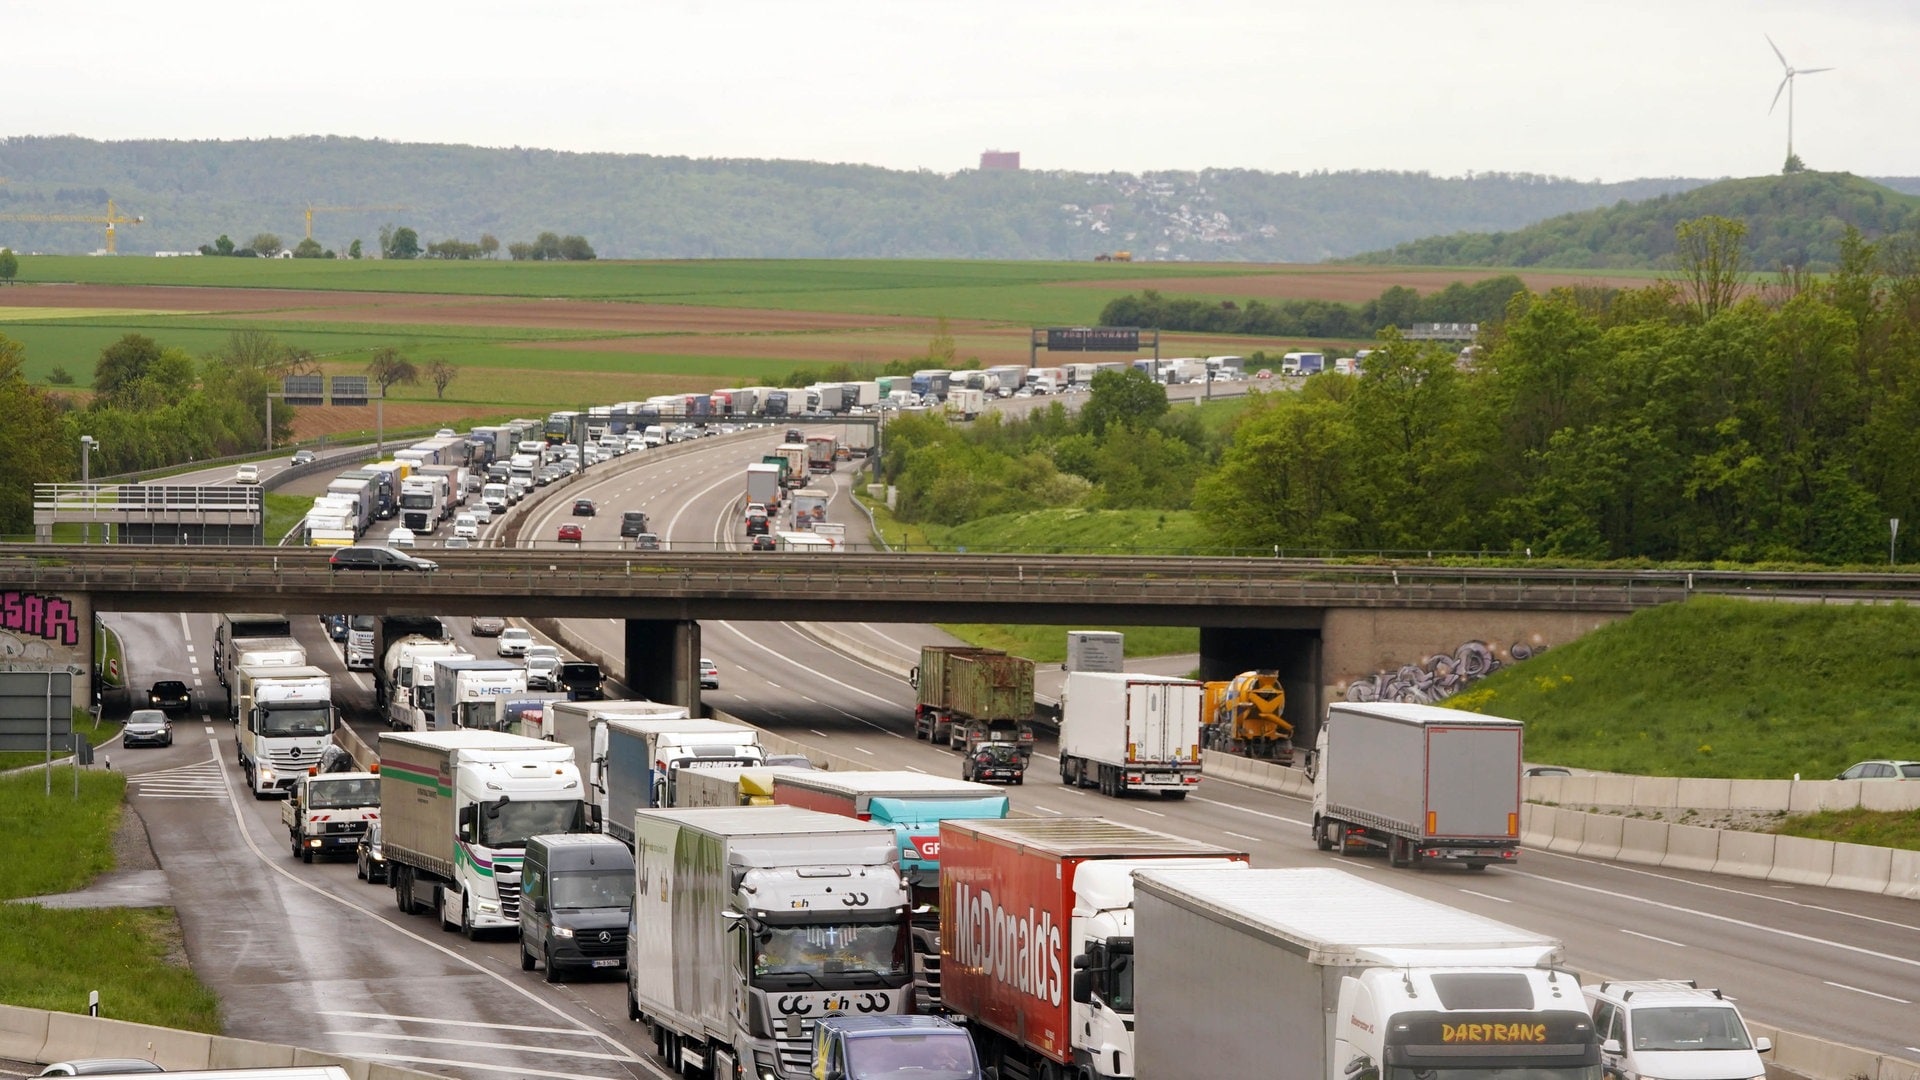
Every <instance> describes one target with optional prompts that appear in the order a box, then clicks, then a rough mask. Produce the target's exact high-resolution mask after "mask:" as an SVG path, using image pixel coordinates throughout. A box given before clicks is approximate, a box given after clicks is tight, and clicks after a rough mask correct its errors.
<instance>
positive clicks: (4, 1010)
mask: <svg viewBox="0 0 1920 1080" xmlns="http://www.w3.org/2000/svg"><path fill="white" fill-rule="evenodd" d="M49 1015H50V1014H49V1013H48V1012H47V1011H46V1010H44V1009H23V1008H20V1007H18V1006H15V1005H0V1058H11V1059H12V1060H14V1061H39V1060H41V1058H40V1051H41V1049H42V1048H43V1047H45V1046H46V1045H47V1024H48V1017H49Z"/></svg>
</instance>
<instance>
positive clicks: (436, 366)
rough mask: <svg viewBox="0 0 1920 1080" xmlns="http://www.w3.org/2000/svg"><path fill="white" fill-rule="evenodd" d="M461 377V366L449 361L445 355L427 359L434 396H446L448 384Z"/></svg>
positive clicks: (428, 373)
mask: <svg viewBox="0 0 1920 1080" xmlns="http://www.w3.org/2000/svg"><path fill="white" fill-rule="evenodd" d="M459 377H460V368H459V367H458V366H456V365H454V364H451V363H449V362H448V361H447V358H446V357H444V356H436V357H434V358H433V359H431V360H429V361H427V379H428V380H429V381H430V382H432V383H433V396H434V397H435V398H445V397H446V396H447V385H448V384H449V383H451V382H453V380H455V379H457V378H459Z"/></svg>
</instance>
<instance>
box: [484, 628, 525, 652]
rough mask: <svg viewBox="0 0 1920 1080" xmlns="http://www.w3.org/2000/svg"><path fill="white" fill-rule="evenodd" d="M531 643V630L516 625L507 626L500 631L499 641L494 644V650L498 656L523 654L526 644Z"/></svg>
mask: <svg viewBox="0 0 1920 1080" xmlns="http://www.w3.org/2000/svg"><path fill="white" fill-rule="evenodd" d="M531 644H533V632H532V631H530V630H522V629H521V628H520V627H518V626H509V627H507V628H506V629H505V630H502V631H500V643H499V644H498V645H496V646H494V650H493V651H494V652H495V653H497V654H498V655H500V656H525V655H527V646H529V645H531Z"/></svg>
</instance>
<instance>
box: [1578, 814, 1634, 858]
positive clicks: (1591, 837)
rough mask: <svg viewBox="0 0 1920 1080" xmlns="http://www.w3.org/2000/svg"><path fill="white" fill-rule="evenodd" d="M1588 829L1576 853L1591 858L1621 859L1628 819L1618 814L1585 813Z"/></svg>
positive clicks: (1582, 836)
mask: <svg viewBox="0 0 1920 1080" xmlns="http://www.w3.org/2000/svg"><path fill="white" fill-rule="evenodd" d="M1581 816H1582V817H1584V818H1586V822H1587V827H1586V831H1585V832H1584V833H1583V834H1582V835H1581V838H1580V850H1579V851H1578V852H1576V854H1579V855H1583V856H1585V857H1587V858H1589V859H1619V858H1621V854H1620V849H1621V847H1622V846H1623V844H1624V842H1625V838H1626V830H1627V819H1626V818H1623V817H1620V816H1619V815H1617V814H1583V815H1581Z"/></svg>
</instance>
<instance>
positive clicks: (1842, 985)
mask: <svg viewBox="0 0 1920 1080" xmlns="http://www.w3.org/2000/svg"><path fill="white" fill-rule="evenodd" d="M1820 981H1821V982H1823V983H1826V984H1827V985H1828V986H1831V987H1833V988H1834V989H1835V990H1851V991H1853V992H1854V993H1856V994H1865V995H1867V996H1868V997H1877V998H1879V999H1880V1000H1882V1001H1892V1002H1896V1003H1898V1004H1901V1005H1911V1004H1913V1002H1911V1001H1908V1000H1907V999H1906V998H1897V997H1894V996H1893V995H1892V994H1876V993H1874V992H1873V991H1871V990H1862V989H1860V988H1859V987H1857V986H1848V985H1847V984H1846V983H1837V982H1834V981H1833V980H1831V979H1822V980H1820Z"/></svg>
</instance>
